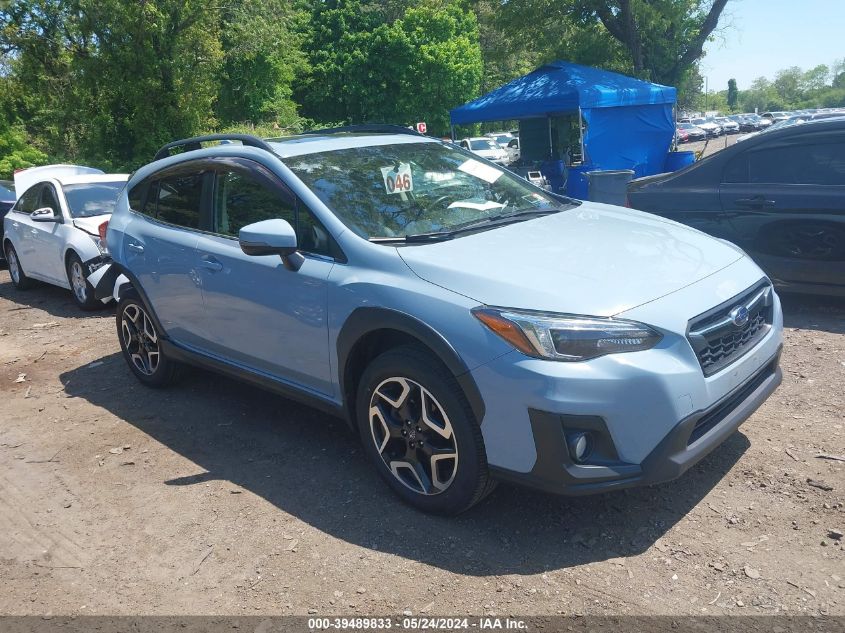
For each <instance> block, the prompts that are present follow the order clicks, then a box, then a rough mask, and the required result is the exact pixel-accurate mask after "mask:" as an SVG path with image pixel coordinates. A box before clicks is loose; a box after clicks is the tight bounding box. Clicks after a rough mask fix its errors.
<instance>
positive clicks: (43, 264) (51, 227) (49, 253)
mask: <svg viewBox="0 0 845 633" xmlns="http://www.w3.org/2000/svg"><path fill="white" fill-rule="evenodd" d="M37 208H39V209H44V208H46V209H52V211H53V214H54V215H55V216H56V217H57V218H62V220H63V222H35V221H33V220H31V219H30V233H31V235H32V248H33V253H34V257H35V261H36V262H37V271H38V272H39V273H41V274H42V275H43V276H44V277H45V278H47V279H49V280H51V281H53V282H55V283H58V284H60V285H63V284H66V283H67V272H66V271H65V263H64V247H65V244H66V242H67V239H66V238H67V232H68V230H72V225H71V224H70V222H71V221H72V220H71V219H70V216H69V215H66V214H65V213H63V211H62V206H61V204H59V196H58V192H57V191H56V188H55V186H54V185H53V184H51V183H45V184H44V186H43V187H42V189H41V197H40V200H39V202H38V207H37Z"/></svg>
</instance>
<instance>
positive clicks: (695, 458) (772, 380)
mask: <svg viewBox="0 0 845 633" xmlns="http://www.w3.org/2000/svg"><path fill="white" fill-rule="evenodd" d="M779 361H780V349H778V351H777V354H775V356H773V357H772V358H771V359H770V360H769V361H768V362H766V363H765V365H764V366H763V367H762V368H761V369H760V370H758V371H757V372H756V373H755V374H753V375H752V376H751V377H750V378H748V379H747V380H746V381H745V382H743V383H742V384H741V385H739V386H738V387H737V388H736V389H734V390H733V391H732V392H731V393H729V394H727V395H726V396H724V397H723V398H722V399H720V400H719V401H718V402H716V403H715V404H713V405H712V406H710V407H708V408H707V409H705V410H702V411H697V412H695V413H693V414H691V415H689V416H687V417H685V418H684V419H682V420H681V421H680V422H678V423H677V425H675V427H674V428H673V429H672V430H671V431H670V432H669V433H668V434H667V435H666V436H665V437H664V438H663V440H662V441H660V443H659V444H658V445H657V446H656V447H655V448H654V449H653V450H652V451H651V452H650V453H649V454H648V456H647V457H646V458H645V459H644V460H643V461H642V462H641V463H639V464H631V463H625V462H623V461H619V460H618V459H615V460H614V459H611V460H607V461H606V462H605V463H600V464H590V465H581V464H576V463H574V462H573V460H572V458H571V457H570V455H569V451H568V449H567V442H566V436H567V432H568V431H571V430H572V429H577V430H579V431H584V430H586V431H595V432H597V433H598V436H599V437H601V435H602V433H604V434H605V437H607V435H606V434H607V429H606V427H604V422H603V421H602V419H601V418H598V417H593V416H570V415H561V414H556V413H549V412H545V411H539V410H530V411H529V419H530V421H531V430H532V434H533V436H534V442H535V445H536V446H537V447H538V452H537V461H536V463H535V465H534V467H533V468H532V469H531V471H530V472H527V473H522V472H516V471H513V470H509V469H505V468H499V467H496V466H492V467H491V471H492V472H493V475H494V476H495V477H497V478H498V479H501V480H504V481H510V482H513V483H518V484H522V485H526V486H529V487H532V488H537V489H540V490H544V491H547V492H553V493H560V494H567V495H585V494H593V493H598V492H604V491H609V490H619V489H623V488H630V487H633V486H643V485H650V484H657V483H662V482H665V481H670V480H672V479H676V478H677V477H680V476H681V475H682V474H683V473H685V472H686V471H687V470H688V469H689V468H691V467H692V466H694V465H695V464H696V463H698V462H699V461H700V460H702V459H703V458H704V457H705V456H706V455H707V454H709V453H710V452H711V451H713V450H714V449H716V448H717V447H718V446H719V445H720V444H721V443H722V442H724V441H725V440H726V439H727V438H728V437H729V436H730V435H731V434H733V433H734V432H735V431H736V430H737V429H738V428H739V426H740V425H741V424H742V423H743V422H744V421H745V420H747V419H748V418H749V417H750V416H751V414H752V413H754V411H756V410H757V408H759V407H760V405H761V404H763V402H765V400H766V399H767V398H768V397H769V396H770V395H771V394H772V392H774V390H775V389H777V387H778V385H780V383H781V380H782V373H781V369H780V367H779ZM540 447H542V450H539V448H540ZM605 452H606V451H605ZM613 456H615V455H611V457H613Z"/></svg>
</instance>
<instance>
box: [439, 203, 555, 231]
mask: <svg viewBox="0 0 845 633" xmlns="http://www.w3.org/2000/svg"><path fill="white" fill-rule="evenodd" d="M559 211H563V209H559V208H554V209H521V210H519V211H514V212H513V213H500V214H498V215H489V216H487V217H486V218H481V219H480V220H473V221H472V222H468V223H466V224H458V225H456V226H454V227H452V228H451V229H450V230H449V233H451V234H452V235H455V234H456V233H463V232H465V231H475V230H476V229H479V228H486V227H488V226H489V227H493V226H501V225H503V224H511V223H512V222H521V221H522V220H527V219H528V218H532V217H536V216H540V215H550V214H552V213H558V212H559Z"/></svg>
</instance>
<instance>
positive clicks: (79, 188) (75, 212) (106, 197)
mask: <svg viewBox="0 0 845 633" xmlns="http://www.w3.org/2000/svg"><path fill="white" fill-rule="evenodd" d="M125 184H126V183H125V182H122V181H119V182H89V183H84V184H78V185H64V186H63V187H62V189H63V190H64V192H65V198H66V199H67V204H68V207H70V215H71V217H74V218H90V217H92V216H95V215H107V214H110V213H111V212H112V211H114V205H115V202H117V194H119V193H120V190H121V189H123V186H124V185H125Z"/></svg>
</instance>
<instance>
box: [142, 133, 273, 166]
mask: <svg viewBox="0 0 845 633" xmlns="http://www.w3.org/2000/svg"><path fill="white" fill-rule="evenodd" d="M208 141H240V142H241V143H243V144H244V145H248V146H250V147H258V148H260V149H264V150H267V151H268V152H272V151H273V148H272V147H271V146H270V145H269V144H268V143H267V141H265V140H264V139H260V138H258V137H257V136H253V135H252V134H207V135H206V136H193V137H191V138H184V139H182V140H180V141H173V142H171V143H168V144H167V145H165V146H164V147H162V148H161V149H160V150H158V151H157V152H156V155H155V157H153V160H159V159H161V158H167V157H168V156H170V150H172V149H174V148H176V147H184V148H185V151H186V152H189V151H191V150H195V149H200V148H201V145H200V143H206V142H208Z"/></svg>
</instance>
